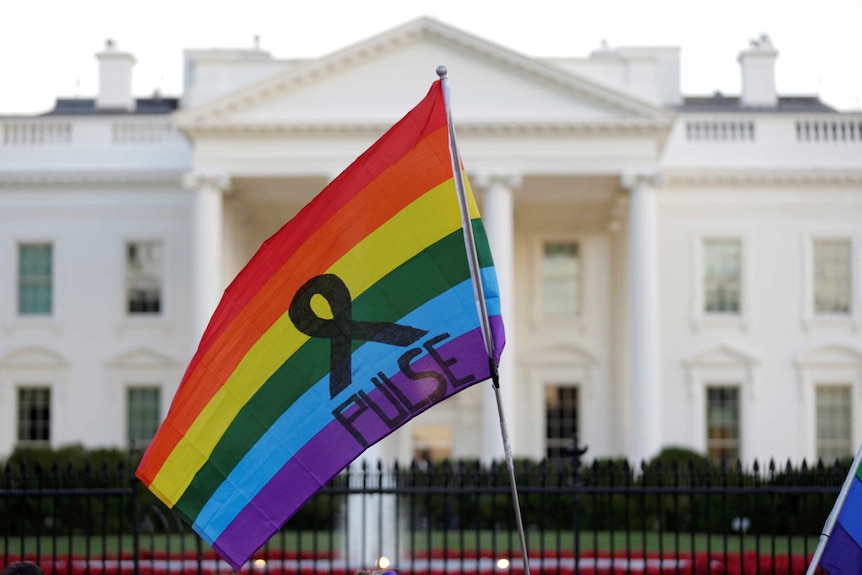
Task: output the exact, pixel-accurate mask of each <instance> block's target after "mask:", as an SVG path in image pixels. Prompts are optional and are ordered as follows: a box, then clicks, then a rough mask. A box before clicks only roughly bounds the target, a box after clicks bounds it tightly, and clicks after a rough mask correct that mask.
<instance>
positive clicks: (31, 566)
mask: <svg viewBox="0 0 862 575" xmlns="http://www.w3.org/2000/svg"><path fill="white" fill-rule="evenodd" d="M0 575H45V573H44V571H42V568H41V567H39V566H38V565H36V564H35V563H30V562H29V561H21V562H20V563H11V564H10V565H8V566H7V567H6V569H4V570H3V573H0Z"/></svg>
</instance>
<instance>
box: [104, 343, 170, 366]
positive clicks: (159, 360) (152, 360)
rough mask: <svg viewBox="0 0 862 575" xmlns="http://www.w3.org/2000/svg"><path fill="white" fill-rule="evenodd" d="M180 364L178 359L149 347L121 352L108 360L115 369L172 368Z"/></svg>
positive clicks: (109, 364)
mask: <svg viewBox="0 0 862 575" xmlns="http://www.w3.org/2000/svg"><path fill="white" fill-rule="evenodd" d="M178 365H179V362H178V361H177V360H176V359H174V358H172V357H170V356H167V355H165V354H163V353H159V352H157V351H154V350H152V349H150V348H147V347H139V348H136V349H133V350H131V351H128V352H126V353H123V354H120V355H118V356H115V357H114V358H113V359H111V360H110V361H109V362H108V367H111V368H115V369H142V368H171V367H176V366H178Z"/></svg>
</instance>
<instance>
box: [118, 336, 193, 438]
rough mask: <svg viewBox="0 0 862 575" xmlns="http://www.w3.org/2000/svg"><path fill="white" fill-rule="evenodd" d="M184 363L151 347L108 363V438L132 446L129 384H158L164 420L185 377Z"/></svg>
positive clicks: (119, 356) (140, 348) (120, 356)
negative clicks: (129, 425)
mask: <svg viewBox="0 0 862 575" xmlns="http://www.w3.org/2000/svg"><path fill="white" fill-rule="evenodd" d="M185 365H186V364H185V363H184V362H182V361H180V360H178V359H175V358H173V357H170V356H168V355H165V354H164V353H161V352H159V351H156V350H154V349H152V348H149V347H138V348H135V349H133V350H131V351H128V352H126V353H123V354H120V355H118V356H117V357H114V358H113V359H111V360H110V361H108V362H107V364H106V367H107V370H108V373H109V379H108V390H107V394H106V395H107V403H108V405H110V406H111V409H110V410H109V411H110V413H109V417H108V420H107V422H106V424H105V429H106V432H107V433H108V437H109V438H108V439H107V440H108V441H112V444H113V445H116V446H118V447H123V448H126V447H128V445H129V441H128V439H129V438H128V435H127V433H126V431H127V429H128V424H129V422H128V415H127V408H126V398H127V397H128V392H127V389H128V388H129V387H158V388H159V389H160V390H161V391H160V393H159V403H160V405H159V415H160V416H161V418H162V421H164V419H165V417H166V416H167V413H168V408H169V407H170V402H171V400H172V398H173V396H174V395H175V394H176V391H177V388H178V387H179V382H180V380H181V379H182V375H183V370H184V368H185Z"/></svg>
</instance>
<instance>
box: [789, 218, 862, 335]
mask: <svg viewBox="0 0 862 575" xmlns="http://www.w3.org/2000/svg"><path fill="white" fill-rule="evenodd" d="M815 240H849V241H850V267H851V269H850V281H851V285H850V293H851V298H850V313H847V314H822V313H816V312H815V311H814V241H815ZM859 259H860V253H859V234H858V233H853V232H846V233H841V232H836V231H834V230H829V231H824V232H822V233H816V232H814V233H806V234H803V236H802V267H803V283H802V325H803V327H804V328H805V330H807V331H810V330H812V329H818V328H840V327H850V328H853V329H855V330H856V331H859V330H860V329H862V294H860V291H862V289H860V288H862V284H860V277H859V274H860V270H859V268H860V263H859Z"/></svg>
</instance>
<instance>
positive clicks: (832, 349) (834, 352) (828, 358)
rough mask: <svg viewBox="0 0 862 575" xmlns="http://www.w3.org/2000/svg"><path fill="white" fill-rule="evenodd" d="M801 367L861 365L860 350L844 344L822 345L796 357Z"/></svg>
mask: <svg viewBox="0 0 862 575" xmlns="http://www.w3.org/2000/svg"><path fill="white" fill-rule="evenodd" d="M796 363H797V365H799V366H801V367H820V366H823V367H835V366H862V352H860V351H859V350H857V349H854V348H852V347H848V346H846V345H840V344H834V345H822V346H819V347H815V348H813V349H809V350H808V351H805V352H803V353H801V354H799V355H798V356H797V357H796Z"/></svg>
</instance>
